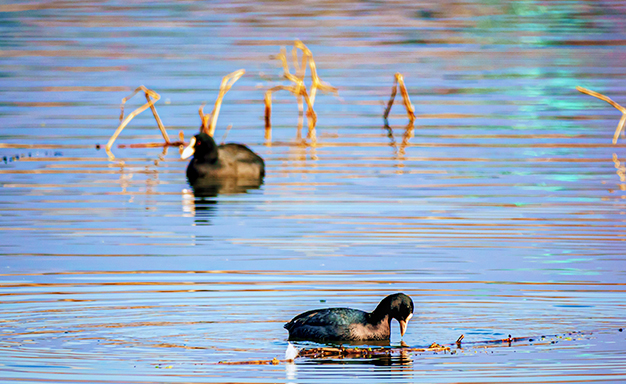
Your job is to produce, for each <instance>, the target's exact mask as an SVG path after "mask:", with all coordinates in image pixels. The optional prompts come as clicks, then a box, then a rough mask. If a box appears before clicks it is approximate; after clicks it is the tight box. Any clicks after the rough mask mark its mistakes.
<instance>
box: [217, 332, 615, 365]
mask: <svg viewBox="0 0 626 384" xmlns="http://www.w3.org/2000/svg"><path fill="white" fill-rule="evenodd" d="M620 332H621V330H620ZM575 334H577V335H581V334H582V332H576V331H575V332H569V333H567V335H569V336H573V335H575ZM562 337H563V338H564V339H565V340H567V339H568V338H569V337H568V336H566V335H564V336H558V335H550V336H545V335H544V336H534V337H512V336H511V335H508V337H507V338H504V339H494V340H482V341H470V342H466V343H464V344H465V345H471V346H477V347H478V346H482V345H497V344H506V345H508V346H511V344H512V343H515V342H520V341H528V342H536V343H538V344H539V343H541V342H547V341H545V340H546V339H548V338H559V339H560V338H562ZM464 338H465V335H461V336H459V338H458V339H457V340H456V341H455V342H454V343H450V344H443V345H442V344H438V343H432V344H430V345H429V346H428V347H417V348H412V347H407V346H402V347H377V348H368V347H343V346H339V347H317V348H302V349H299V350H297V355H295V356H294V355H293V353H289V352H287V353H285V357H293V359H297V358H300V357H304V358H310V359H321V358H330V359H343V358H375V357H386V356H392V355H405V354H406V353H410V352H414V353H424V352H433V353H441V352H452V351H451V347H453V346H455V347H456V348H457V349H462V347H461V341H462V340H463V339H464ZM554 342H555V341H554V340H553V341H551V343H554ZM290 348H291V349H294V350H295V348H294V347H293V346H291V344H289V345H288V347H287V351H289V350H290ZM485 348H486V346H485ZM452 353H454V352H452ZM293 359H288V358H286V359H284V360H279V359H278V358H274V359H272V360H250V361H220V362H219V363H218V364H227V365H264V364H274V365H275V364H280V363H291V362H293V361H294V360H293Z"/></svg>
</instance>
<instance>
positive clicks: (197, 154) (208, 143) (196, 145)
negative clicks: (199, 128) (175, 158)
mask: <svg viewBox="0 0 626 384" xmlns="http://www.w3.org/2000/svg"><path fill="white" fill-rule="evenodd" d="M191 155H193V157H194V159H195V160H196V161H200V162H203V163H214V162H216V161H217V144H215V140H213V138H212V137H211V136H209V135H207V134H206V133H200V134H197V135H195V136H194V137H192V138H191V141H190V142H189V145H188V146H187V147H186V148H185V149H184V150H183V153H182V154H181V155H180V157H181V159H183V160H184V159H187V158H188V157H190V156H191Z"/></svg>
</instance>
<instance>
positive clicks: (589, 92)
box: [576, 87, 626, 144]
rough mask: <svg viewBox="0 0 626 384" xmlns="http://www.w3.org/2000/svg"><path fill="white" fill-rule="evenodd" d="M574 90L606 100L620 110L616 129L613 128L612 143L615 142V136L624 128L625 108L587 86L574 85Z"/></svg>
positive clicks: (625, 119)
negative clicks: (620, 114) (620, 116)
mask: <svg viewBox="0 0 626 384" xmlns="http://www.w3.org/2000/svg"><path fill="white" fill-rule="evenodd" d="M576 90H577V91H578V92H582V93H584V94H587V95H589V96H593V97H596V98H598V99H600V100H603V101H606V102H607V103H609V104H611V105H612V106H613V107H615V109H617V110H618V111H620V112H621V113H622V118H621V119H620V120H619V123H618V124H617V129H616V130H615V133H614V134H613V144H617V138H618V137H619V134H620V133H621V132H622V130H623V129H624V125H626V108H624V107H622V106H621V105H619V104H617V103H616V102H615V101H613V100H611V99H610V98H609V97H607V96H605V95H603V94H601V93H598V92H594V91H592V90H590V89H587V88H583V87H576Z"/></svg>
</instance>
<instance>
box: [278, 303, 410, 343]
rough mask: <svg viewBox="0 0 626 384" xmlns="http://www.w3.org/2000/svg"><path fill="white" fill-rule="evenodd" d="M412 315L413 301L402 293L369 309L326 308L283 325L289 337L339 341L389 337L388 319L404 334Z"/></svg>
mask: <svg viewBox="0 0 626 384" xmlns="http://www.w3.org/2000/svg"><path fill="white" fill-rule="evenodd" d="M412 316H413V300H411V298H410V297H409V296H407V295H405V294H404V293H394V294H393V295H389V296H387V297H385V298H384V299H383V300H382V301H381V302H380V304H378V306H377V307H376V309H374V311H373V312H364V311H360V310H358V309H351V308H326V309H315V310H312V311H308V312H304V313H301V314H299V315H298V316H296V317H294V318H293V320H291V321H290V322H288V323H287V324H285V328H286V329H287V330H288V331H289V340H311V341H341V340H346V341H347V340H351V341H360V340H389V338H390V336H391V319H396V320H398V322H399V323H400V334H401V335H402V336H404V332H405V331H406V327H407V324H408V322H409V320H410V319H411V317H412Z"/></svg>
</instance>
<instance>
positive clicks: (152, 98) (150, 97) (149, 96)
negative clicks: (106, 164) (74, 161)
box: [104, 85, 172, 160]
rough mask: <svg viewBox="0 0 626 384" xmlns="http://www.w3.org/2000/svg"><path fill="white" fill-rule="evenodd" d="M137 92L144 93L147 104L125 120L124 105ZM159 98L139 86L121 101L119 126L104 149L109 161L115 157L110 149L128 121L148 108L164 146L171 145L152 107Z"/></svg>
mask: <svg viewBox="0 0 626 384" xmlns="http://www.w3.org/2000/svg"><path fill="white" fill-rule="evenodd" d="M139 91H143V92H144V94H145V96H146V100H147V103H146V104H144V105H142V106H141V107H139V108H137V109H135V110H134V111H132V112H131V113H129V114H128V116H126V118H124V104H126V102H127V101H128V100H130V99H132V98H133V96H135V95H136V94H137V93H139ZM160 98H161V96H160V95H159V94H158V93H156V92H154V91H153V90H151V89H148V88H146V87H144V86H143V85H141V86H139V87H138V88H137V89H135V90H134V91H133V93H131V94H130V95H129V96H126V97H125V98H123V99H122V105H121V106H120V125H119V126H118V127H117V129H116V130H115V132H114V133H113V136H111V138H110V139H109V141H108V142H107V144H106V146H105V147H104V148H105V150H106V152H107V154H108V156H109V158H110V159H111V160H113V159H115V156H114V155H113V153H111V147H112V146H113V143H114V142H115V140H116V139H117V137H118V136H119V135H120V133H121V132H122V130H123V129H124V128H125V127H126V126H127V125H128V123H130V121H131V120H132V119H133V118H134V117H135V116H137V115H138V114H140V113H141V112H143V111H145V110H146V109H148V108H150V109H151V110H152V115H153V116H154V119H155V120H156V122H157V125H158V126H159V130H160V131H161V134H162V135H163V139H164V140H165V144H164V145H166V146H167V145H172V143H171V142H170V138H169V137H168V135H167V132H166V131H165V127H163V122H161V118H160V117H159V114H158V113H157V111H156V108H155V107H154V103H156V102H157V101H159V99H160Z"/></svg>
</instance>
